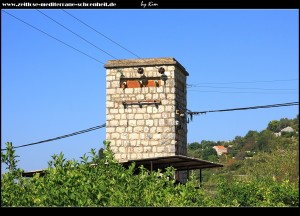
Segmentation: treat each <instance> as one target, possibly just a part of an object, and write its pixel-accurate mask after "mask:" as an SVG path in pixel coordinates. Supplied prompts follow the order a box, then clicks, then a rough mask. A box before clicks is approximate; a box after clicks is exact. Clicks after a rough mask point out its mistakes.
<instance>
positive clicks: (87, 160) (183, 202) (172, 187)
mask: <svg viewBox="0 0 300 216" xmlns="http://www.w3.org/2000/svg"><path fill="white" fill-rule="evenodd" d="M105 144H106V149H105V150H104V151H103V154H104V158H103V159H102V160H100V159H99V157H98V155H97V154H96V151H95V150H94V149H92V150H91V152H90V156H87V155H83V156H82V157H81V161H80V162H77V161H75V160H66V159H65V158H64V155H63V154H62V153H61V154H59V155H53V156H52V160H51V161H49V162H48V168H47V169H46V170H45V172H46V174H45V176H43V177H40V176H39V174H36V175H34V177H33V178H25V177H21V175H15V172H14V170H17V168H16V163H13V164H14V166H13V169H10V170H9V171H8V172H7V173H4V174H3V175H2V176H1V206H209V205H213V204H214V202H213V200H212V199H211V198H210V197H208V196H205V193H204V191H203V190H202V189H198V188H197V187H196V186H198V183H197V181H196V180H195V178H194V177H192V178H191V179H190V180H189V181H188V182H187V183H186V184H185V185H183V184H175V180H174V171H175V170H174V168H172V167H169V168H167V170H166V172H164V173H162V172H161V171H160V170H158V171H153V172H150V171H148V170H146V169H145V168H144V167H135V165H134V164H132V165H131V166H130V167H129V168H128V169H126V168H124V167H123V166H122V165H121V164H120V163H118V162H117V161H116V160H115V159H114V157H113V154H112V152H111V150H110V148H109V143H108V142H107V143H105ZM13 153H14V152H11V153H10V155H8V154H3V158H2V161H3V162H4V163H9V161H14V160H15V156H14V154H13ZM136 169H138V171H139V172H138V174H134V173H136ZM19 174H20V173H19Z"/></svg>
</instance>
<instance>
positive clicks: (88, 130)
mask: <svg viewBox="0 0 300 216" xmlns="http://www.w3.org/2000/svg"><path fill="white" fill-rule="evenodd" d="M105 126H106V124H102V125H99V126H95V127H91V128H88V129H85V130H81V131H77V132H74V133H70V134H66V135H63V136H59V137H55V138H51V139H46V140H42V141H39V142H34V143H30V144H25V145H20V146H16V147H13V149H16V148H22V147H26V146H31V145H37V144H41V143H45V142H51V141H55V140H59V139H64V138H67V137H71V136H75V135H79V134H83V133H87V132H90V131H93V130H98V129H100V128H103V127H105ZM4 150H6V149H1V151H4Z"/></svg>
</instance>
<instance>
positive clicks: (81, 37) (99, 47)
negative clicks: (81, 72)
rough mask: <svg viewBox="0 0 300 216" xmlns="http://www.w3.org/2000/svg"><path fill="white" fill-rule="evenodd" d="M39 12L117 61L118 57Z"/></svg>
mask: <svg viewBox="0 0 300 216" xmlns="http://www.w3.org/2000/svg"><path fill="white" fill-rule="evenodd" d="M36 10H37V11H38V12H40V13H41V14H43V15H44V16H45V17H47V18H48V19H50V20H52V21H53V22H55V23H56V24H58V25H60V26H61V27H63V28H64V29H66V30H68V31H69V32H71V33H72V34H74V35H76V36H77V37H79V38H80V39H82V40H84V41H85V42H87V43H88V44H90V45H92V46H93V47H95V48H97V49H98V50H100V51H101V52H104V53H105V54H107V55H109V56H110V57H112V58H114V59H117V58H116V57H114V56H113V55H111V54H109V53H108V52H106V51H105V50H103V49H101V48H100V47H98V46H96V45H95V44H93V43H91V42H90V41H88V40H87V39H85V38H84V37H82V36H80V35H79V34H77V33H75V32H73V31H72V30H71V29H69V28H67V27H66V26H64V25H63V24H61V23H59V22H58V21H56V20H55V19H53V18H52V17H50V16H48V15H47V14H45V13H43V12H42V11H40V10H38V9H36Z"/></svg>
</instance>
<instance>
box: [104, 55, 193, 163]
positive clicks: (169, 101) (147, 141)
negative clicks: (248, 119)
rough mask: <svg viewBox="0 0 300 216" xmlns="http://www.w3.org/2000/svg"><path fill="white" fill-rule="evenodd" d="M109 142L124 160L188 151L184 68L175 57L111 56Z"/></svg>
mask: <svg viewBox="0 0 300 216" xmlns="http://www.w3.org/2000/svg"><path fill="white" fill-rule="evenodd" d="M104 67H105V68H106V140H107V141H110V142H111V144H110V146H111V150H112V151H113V152H114V154H115V158H116V159H117V160H119V161H120V162H125V161H128V160H135V159H142V158H153V157H163V156H174V155H186V154H187V121H186V120H187V118H186V115H185V113H186V104H187V101H186V77H187V76H188V75H189V74H188V72H187V71H186V70H185V68H184V67H183V66H182V65H181V64H180V63H179V62H178V61H177V60H176V59H174V58H145V59H129V60H110V61H108V62H107V64H105V66H104Z"/></svg>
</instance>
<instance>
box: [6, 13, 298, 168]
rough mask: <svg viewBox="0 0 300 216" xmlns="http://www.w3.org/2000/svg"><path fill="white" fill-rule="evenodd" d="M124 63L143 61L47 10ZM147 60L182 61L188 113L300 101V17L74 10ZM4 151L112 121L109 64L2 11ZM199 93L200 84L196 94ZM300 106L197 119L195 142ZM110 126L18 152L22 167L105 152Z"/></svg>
mask: <svg viewBox="0 0 300 216" xmlns="http://www.w3.org/2000/svg"><path fill="white" fill-rule="evenodd" d="M5 11H7V12H8V13H10V14H12V15H14V16H16V17H18V18H19V19H22V20H23V21H25V22H27V23H29V24H30V25H32V26H35V27H36V28H38V29H40V30H42V31H44V32H46V33H47V34H49V35H52V36H54V37H56V38H58V39H59V40H61V41H63V42H64V43H67V44H69V45H71V46H72V47H74V48H76V49H78V50H80V51H81V52H84V53H86V54H88V55H89V56H92V57H93V58H96V59H98V60H99V61H101V62H103V63H106V62H107V61H108V60H111V59H113V58H112V57H111V56H109V55H107V54H105V53H104V52H101V51H100V50H99V49H96V48H95V47H94V46H91V45H90V44H88V43H86V42H85V41H83V40H82V39H80V38H78V37H76V36H75V35H73V34H72V33H70V32H68V31H67V30H65V29H64V28H62V27H61V26H59V25H57V24H56V23H55V22H53V21H51V20H50V19H48V18H47V17H45V16H44V15H42V14H41V13H40V12H38V11H37V10H34V9H24V10H8V9H6V10H5ZM41 11H42V12H43V13H45V14H47V15H48V16H50V17H51V18H53V19H55V20H57V21H58V22H59V23H61V24H63V25H65V26H66V27H68V28H69V29H71V30H72V31H74V32H76V33H77V34H78V35H80V36H81V37H84V38H85V39H86V40H88V41H89V42H91V43H93V44H94V45H96V46H97V47H99V48H101V49H103V50H105V51H106V52H108V53H109V54H111V55H112V56H115V57H116V58H117V59H131V58H136V57H135V56H133V55H132V54H130V53H129V52H127V51H125V50H124V49H121V48H120V47H119V46H117V45H116V44H114V43H112V42H110V41H109V40H107V39H106V38H104V37H102V36H101V35H99V34H97V33H96V32H94V31H92V30H91V29H89V28H87V27H86V26H84V25H82V24H81V23H79V22H77V21H76V20H74V19H73V18H72V17H70V16H68V15H67V14H66V13H65V12H63V11H62V10H54V9H51V10H41ZM67 11H68V12H69V13H71V14H72V15H74V16H76V17H77V18H79V19H80V20H82V21H84V22H85V23H87V24H88V25H90V26H92V27H93V28H94V29H96V30H97V31H99V32H101V33H103V34H105V35H106V36H108V37H109V38H111V39H112V40H114V41H116V42H118V43H119V44H121V45H122V46H124V47H126V48H127V49H129V50H130V51H132V52H133V53H135V54H137V55H138V56H140V57H142V58H155V57H174V58H175V59H177V60H178V61H179V62H180V63H181V64H182V65H183V66H184V67H185V68H186V70H187V71H188V72H189V74H190V76H189V77H188V79H187V82H188V84H190V85H193V87H190V88H188V95H187V101H188V109H190V110H192V111H206V110H216V109H227V108H237V107H248V106H256V105H268V104H276V103H285V102H296V101H298V98H299V85H298V82H299V49H298V47H299V19H298V18H299V11H298V10H245V9H244V10H237V9H234V10H200V9H199V10H180V9H178V10H143V9H141V10H138V9H136V10H125V9H120V10H105V9H103V10H102V9H101V10H92V9H89V10H84V9H80V10H67ZM1 26H2V29H1V46H2V49H1V61H2V62H1V111H2V112H1V147H2V148H4V147H5V143H6V142H13V145H14V146H19V145H23V144H28V143H32V142H37V141H41V140H45V139H48V138H53V137H57V136H61V135H65V134H69V133H72V132H76V131H80V130H83V129H87V128H90V127H93V126H97V125H101V124H103V123H105V68H104V66H103V64H101V63H99V62H97V61H95V60H93V59H91V58H89V57H87V56H86V55H83V54H82V53H79V52H77V51H75V50H74V49H71V48H70V47H68V46H65V45H64V44H62V43H60V42H58V41H57V40H54V39H53V38H50V37H48V36H46V35H45V34H43V33H41V32H40V31H37V30H35V29H33V28H31V27H29V26H28V25H26V24H24V23H22V22H20V21H18V20H16V19H15V18H13V17H11V16H10V15H8V14H6V13H5V12H3V10H2V11H1ZM195 86H198V87H195ZM298 113H299V107H298V106H290V107H278V108H271V109H257V110H246V111H233V112H217V113H207V114H206V115H199V116H194V118H193V121H192V122H190V123H189V124H188V143H191V142H194V141H197V142H201V140H212V141H219V140H232V139H234V138H235V137H236V136H244V135H246V133H247V132H248V131H249V130H256V131H258V132H259V131H261V130H263V129H265V128H266V127H267V125H268V123H269V122H270V121H271V120H275V119H276V120H279V119H280V118H294V117H296V115H297V114H298ZM104 139H105V128H102V129H99V130H95V131H92V132H89V133H85V134H82V135H78V136H73V137H70V138H66V139H61V140H58V141H53V142H48V143H43V144H40V145H34V146H29V147H24V148H18V149H16V154H17V155H19V156H20V158H19V160H20V162H19V166H20V167H21V168H22V169H24V170H35V169H42V168H46V167H47V161H49V160H50V159H51V155H53V154H58V153H60V152H63V153H64V155H65V157H66V158H68V159H72V158H75V159H79V157H80V156H82V155H83V154H84V153H88V152H89V151H90V149H91V148H96V149H97V150H98V149H99V148H101V147H103V144H102V143H103V140H104Z"/></svg>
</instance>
